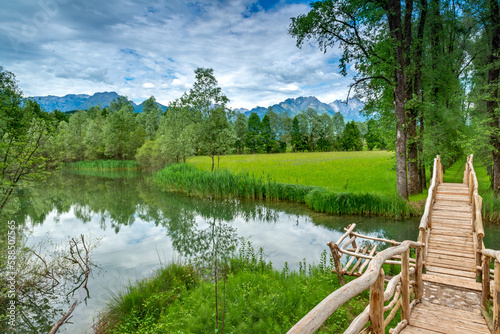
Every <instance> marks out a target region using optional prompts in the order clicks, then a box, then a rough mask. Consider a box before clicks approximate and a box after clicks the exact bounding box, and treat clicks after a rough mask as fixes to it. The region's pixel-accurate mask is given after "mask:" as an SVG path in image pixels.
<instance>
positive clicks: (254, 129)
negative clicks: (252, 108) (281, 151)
mask: <svg viewBox="0 0 500 334" xmlns="http://www.w3.org/2000/svg"><path fill="white" fill-rule="evenodd" d="M260 131H261V126H260V118H259V115H257V113H254V112H253V113H251V114H250V117H248V132H247V136H246V146H247V148H248V149H249V150H250V153H256V152H258V151H259V150H260V148H261V145H262V138H261V133H260Z"/></svg>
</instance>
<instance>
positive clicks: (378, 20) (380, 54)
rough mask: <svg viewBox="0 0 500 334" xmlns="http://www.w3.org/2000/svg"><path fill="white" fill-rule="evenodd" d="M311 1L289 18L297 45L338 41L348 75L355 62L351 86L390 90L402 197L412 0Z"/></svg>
mask: <svg viewBox="0 0 500 334" xmlns="http://www.w3.org/2000/svg"><path fill="white" fill-rule="evenodd" d="M311 7H312V9H311V11H310V12H309V13H307V14H303V15H299V16H298V17H296V18H292V23H291V24H290V29H289V33H290V34H291V35H292V36H294V37H296V38H297V46H299V47H300V46H301V45H302V44H303V43H304V42H305V41H306V40H309V39H314V40H316V41H317V43H318V46H319V48H320V49H322V50H323V51H325V52H326V50H327V49H328V48H330V47H334V46H335V47H337V46H340V48H341V49H342V51H343V55H342V58H341V59H340V72H341V73H342V74H343V75H346V74H347V67H348V64H350V63H351V62H355V64H356V70H357V73H358V75H357V76H356V77H355V82H354V84H353V87H357V86H358V85H364V87H365V88H367V90H368V91H369V92H370V93H371V94H373V93H377V91H385V92H389V91H390V92H391V93H392V101H393V102H394V109H393V110H394V116H395V121H396V142H395V149H396V173H397V190H398V194H399V196H400V197H403V198H405V199H407V198H408V184H407V170H406V168H407V165H406V131H405V127H406V110H405V102H406V98H407V95H406V94H407V79H408V76H406V74H407V72H405V71H406V70H407V68H408V61H409V60H411V59H413V58H415V57H416V56H417V55H410V53H409V52H408V50H410V49H411V47H412V39H411V24H412V17H413V14H412V13H413V0H407V1H406V2H405V8H404V11H403V10H402V8H401V2H400V1H399V0H387V1H380V2H378V1H375V2H371V1H367V0H357V1H346V0H341V1H331V0H326V1H317V2H313V3H312V4H311ZM402 16H403V18H402ZM387 32H388V33H387ZM405 51H406V52H405ZM405 55H406V57H405ZM412 177H413V176H412Z"/></svg>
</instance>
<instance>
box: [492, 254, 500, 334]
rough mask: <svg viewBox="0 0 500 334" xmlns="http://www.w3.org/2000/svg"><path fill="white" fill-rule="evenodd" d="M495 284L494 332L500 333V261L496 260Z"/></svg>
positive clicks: (494, 333)
mask: <svg viewBox="0 0 500 334" xmlns="http://www.w3.org/2000/svg"><path fill="white" fill-rule="evenodd" d="M494 277H495V278H494V279H495V286H494V288H493V332H492V333H493V334H500V262H499V261H498V259H496V260H495V276H494Z"/></svg>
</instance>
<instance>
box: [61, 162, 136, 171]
mask: <svg viewBox="0 0 500 334" xmlns="http://www.w3.org/2000/svg"><path fill="white" fill-rule="evenodd" d="M64 167H65V168H69V169H84V170H122V169H137V168H138V167H139V165H138V163H137V162H136V161H135V160H92V161H77V162H70V163H67V164H65V165H64Z"/></svg>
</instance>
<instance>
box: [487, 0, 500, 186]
mask: <svg viewBox="0 0 500 334" xmlns="http://www.w3.org/2000/svg"><path fill="white" fill-rule="evenodd" d="M488 19H489V20H488V26H487V27H488V28H489V29H488V30H489V34H490V36H489V37H490V38H489V46H490V48H489V54H488V80H487V87H486V91H487V98H486V113H487V115H488V116H489V122H488V123H489V124H488V125H489V126H490V143H491V146H492V150H491V155H492V160H493V173H492V174H493V175H492V188H493V192H494V193H495V194H496V195H497V196H498V195H500V94H499V87H500V80H499V79H500V10H499V4H498V0H489V15H488Z"/></svg>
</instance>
